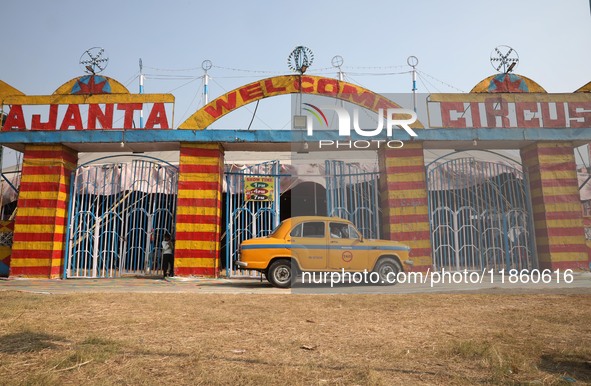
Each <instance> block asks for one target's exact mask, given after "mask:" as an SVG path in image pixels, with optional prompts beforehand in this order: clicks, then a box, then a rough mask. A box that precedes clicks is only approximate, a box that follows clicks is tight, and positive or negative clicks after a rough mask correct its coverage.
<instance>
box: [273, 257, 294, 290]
mask: <svg viewBox="0 0 591 386" xmlns="http://www.w3.org/2000/svg"><path fill="white" fill-rule="evenodd" d="M268 272H269V275H268V276H267V279H268V280H269V282H270V283H271V284H273V285H274V286H275V287H279V288H289V287H291V280H292V276H293V270H292V269H291V262H290V261H289V260H285V259H281V260H276V261H274V262H273V264H271V266H270V267H269V271H268Z"/></svg>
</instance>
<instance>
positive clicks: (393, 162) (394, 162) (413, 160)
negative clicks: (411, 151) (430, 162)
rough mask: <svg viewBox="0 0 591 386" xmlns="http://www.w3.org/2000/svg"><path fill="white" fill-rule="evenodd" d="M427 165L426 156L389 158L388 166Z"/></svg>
mask: <svg viewBox="0 0 591 386" xmlns="http://www.w3.org/2000/svg"><path fill="white" fill-rule="evenodd" d="M417 165H420V166H425V159H424V157H405V158H387V159H386V167H390V166H417Z"/></svg>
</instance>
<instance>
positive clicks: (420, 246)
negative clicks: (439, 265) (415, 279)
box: [379, 142, 433, 271]
mask: <svg viewBox="0 0 591 386" xmlns="http://www.w3.org/2000/svg"><path fill="white" fill-rule="evenodd" d="M379 162H380V173H381V178H380V185H381V187H380V190H381V191H382V203H381V204H382V213H383V217H382V224H383V229H384V233H385V237H386V238H389V239H390V240H396V241H400V242H403V243H405V244H407V245H408V246H409V247H411V252H410V258H411V259H412V260H413V262H414V268H413V271H426V270H427V269H428V268H430V267H431V266H432V265H433V260H432V258H431V234H430V230H429V209H428V202H427V181H426V179H425V178H426V177H425V158H424V155H423V144H422V143H421V142H413V143H408V142H407V143H405V144H404V147H403V148H401V149H387V148H386V149H381V151H380V153H379Z"/></svg>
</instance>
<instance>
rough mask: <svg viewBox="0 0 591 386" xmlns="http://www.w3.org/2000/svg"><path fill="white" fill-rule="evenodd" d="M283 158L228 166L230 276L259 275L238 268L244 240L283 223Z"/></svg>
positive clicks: (227, 239)
mask: <svg viewBox="0 0 591 386" xmlns="http://www.w3.org/2000/svg"><path fill="white" fill-rule="evenodd" d="M280 170H281V165H280V163H279V161H269V162H265V163H261V164H258V165H253V166H248V167H245V168H243V169H240V170H232V169H228V170H226V172H225V173H224V176H225V182H226V233H225V245H224V247H225V257H226V276H228V277H236V276H259V274H258V273H257V272H254V271H245V270H240V269H237V267H236V266H235V261H236V260H237V259H238V253H239V247H240V243H242V241H244V240H247V239H251V238H254V237H263V236H267V235H268V234H270V233H271V232H272V231H273V229H275V227H276V226H277V225H279V222H280V216H279V209H280V205H279V197H280V195H281V189H280V181H279V177H280Z"/></svg>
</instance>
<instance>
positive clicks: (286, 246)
mask: <svg viewBox="0 0 591 386" xmlns="http://www.w3.org/2000/svg"><path fill="white" fill-rule="evenodd" d="M409 252H410V248H409V247H408V246H406V245H404V244H402V243H399V242H396V241H389V240H369V239H364V238H363V237H362V235H361V233H360V232H359V231H358V230H357V228H355V226H354V225H353V224H352V223H351V222H350V221H347V220H343V219H341V218H338V217H322V216H302V217H292V218H289V219H287V220H285V221H283V222H282V223H281V224H279V226H278V227H277V228H276V229H275V230H274V231H273V233H271V234H270V235H268V236H266V237H257V238H253V239H249V240H245V241H243V242H242V244H241V245H240V254H239V258H238V260H237V261H236V265H237V266H238V267H240V268H243V269H252V270H256V271H259V272H262V273H264V274H265V277H266V278H267V280H269V282H270V283H271V284H272V285H274V286H276V287H280V288H288V287H290V286H291V284H292V280H294V278H295V276H296V275H297V273H298V271H312V272H314V271H318V272H334V271H338V272H341V271H342V270H344V271H346V272H362V271H364V270H367V271H368V272H377V273H378V275H379V277H380V279H381V280H380V283H384V284H385V283H388V281H387V280H386V277H387V275H388V274H391V273H394V274H396V273H398V272H401V271H407V270H408V269H409V266H412V261H411V260H410V259H409V256H408V255H409ZM390 281H391V280H390ZM389 284H393V283H389Z"/></svg>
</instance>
